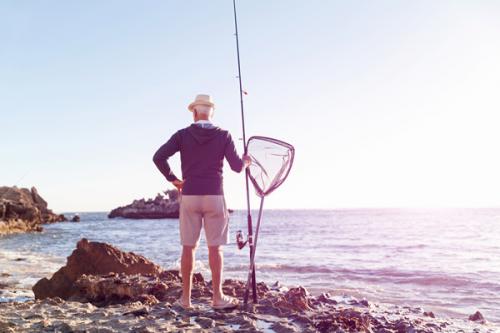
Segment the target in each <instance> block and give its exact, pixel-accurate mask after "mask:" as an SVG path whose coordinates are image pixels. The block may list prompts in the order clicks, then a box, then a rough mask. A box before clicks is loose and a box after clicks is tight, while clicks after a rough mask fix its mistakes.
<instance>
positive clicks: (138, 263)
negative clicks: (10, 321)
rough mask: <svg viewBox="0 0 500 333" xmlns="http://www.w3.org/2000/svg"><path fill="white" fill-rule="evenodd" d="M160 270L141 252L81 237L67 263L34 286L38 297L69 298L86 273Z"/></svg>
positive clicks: (137, 272) (156, 272)
mask: <svg viewBox="0 0 500 333" xmlns="http://www.w3.org/2000/svg"><path fill="white" fill-rule="evenodd" d="M161 271H162V270H161V268H160V267H159V266H157V265H155V264H154V263H153V262H151V261H149V260H148V259H146V258H144V257H143V256H141V255H137V254H135V253H133V252H123V251H120V250H119V249H118V248H116V247H114V246H112V245H109V244H106V243H100V242H89V241H88V240H87V239H86V238H82V239H81V240H80V241H78V243H77V246H76V249H75V250H74V251H73V253H72V254H71V255H70V256H69V257H68V259H67V262H66V266H64V267H62V268H61V269H59V270H58V271H57V272H56V273H54V275H53V276H52V277H51V278H50V280H49V279H47V278H43V279H41V280H39V281H38V282H37V283H36V284H35V285H34V286H33V288H32V289H33V292H34V293H35V299H44V298H46V297H54V296H59V297H61V298H63V299H68V298H69V297H70V296H71V295H73V294H75V293H76V292H77V290H75V287H74V283H75V281H76V280H77V279H78V278H79V277H80V276H81V275H83V274H107V273H110V272H115V273H126V274H152V275H159V274H160V272H161Z"/></svg>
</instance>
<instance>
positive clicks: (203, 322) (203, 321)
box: [195, 317, 215, 329]
mask: <svg viewBox="0 0 500 333" xmlns="http://www.w3.org/2000/svg"><path fill="white" fill-rule="evenodd" d="M195 321H196V322H197V323H198V324H199V325H200V326H201V328H203V329H208V328H212V327H215V321H214V320H213V319H210V318H207V317H197V318H196V319H195Z"/></svg>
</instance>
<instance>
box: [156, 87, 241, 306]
mask: <svg viewBox="0 0 500 333" xmlns="http://www.w3.org/2000/svg"><path fill="white" fill-rule="evenodd" d="M214 108H215V105H214V103H213V101H212V98H211V97H210V95H206V94H199V95H197V96H196V98H195V100H194V101H193V102H192V103H191V104H189V106H188V110H189V111H191V112H192V113H193V119H194V123H192V124H191V125H190V126H188V127H185V128H182V129H180V130H178V131H177V132H175V133H174V134H173V135H172V136H171V137H170V139H169V140H168V141H167V142H166V143H165V144H163V145H162V146H161V147H160V148H159V149H158V150H157V151H156V153H155V154H154V157H153V161H154V163H155V164H156V166H157V167H158V169H159V170H160V172H161V173H162V174H163V175H164V176H165V178H166V179H167V180H168V181H170V182H172V183H173V184H174V186H175V187H177V189H178V190H179V192H180V196H179V200H180V208H179V209H180V212H179V215H180V216H179V221H180V222H179V228H180V240H181V245H182V255H181V274H182V285H183V288H182V296H181V298H180V299H179V300H177V302H176V304H177V305H179V306H181V307H183V308H184V309H189V308H192V304H191V286H192V276H193V269H194V258H195V251H196V248H197V247H198V244H199V239H200V231H201V228H202V225H203V228H204V230H205V236H206V241H207V245H208V258H209V265H210V270H211V271H212V287H213V298H212V306H213V308H215V309H226V308H234V307H236V306H237V305H238V300H237V299H236V298H234V297H230V296H227V295H224V293H223V291H222V270H223V263H224V259H223V252H222V249H221V245H224V244H227V243H228V223H229V215H228V211H227V207H226V201H225V198H224V191H223V181H222V178H223V177H222V166H223V162H224V158H226V159H227V161H228V162H229V166H230V167H231V169H232V170H233V171H235V172H241V171H242V170H243V169H244V168H246V167H248V166H249V165H250V158H249V157H248V156H245V155H244V156H243V157H242V158H240V157H239V156H238V153H237V152H236V148H235V145H234V142H233V139H232V137H231V134H230V133H229V132H228V131H227V130H223V129H221V128H220V127H218V126H215V125H214V124H213V123H212V122H211V119H212V116H213V111H214ZM178 151H180V154H181V169H182V180H180V179H178V178H177V177H176V176H175V175H174V173H173V172H172V170H171V169H170V166H169V164H168V161H167V160H168V158H169V157H170V156H172V155H173V154H175V153H176V152H178Z"/></svg>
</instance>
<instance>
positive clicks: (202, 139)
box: [187, 124, 221, 144]
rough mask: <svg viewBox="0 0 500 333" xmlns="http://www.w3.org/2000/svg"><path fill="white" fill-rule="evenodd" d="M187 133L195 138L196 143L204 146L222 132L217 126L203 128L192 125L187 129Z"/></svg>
mask: <svg viewBox="0 0 500 333" xmlns="http://www.w3.org/2000/svg"><path fill="white" fill-rule="evenodd" d="M187 131H188V133H189V134H191V135H192V136H193V138H194V139H195V140H196V142H198V143H199V144H204V143H207V142H209V141H210V140H212V139H213V138H215V137H217V135H218V134H219V133H220V131H221V128H220V127H217V126H214V127H210V128H203V127H201V126H198V125H195V124H191V126H189V127H188V128H187Z"/></svg>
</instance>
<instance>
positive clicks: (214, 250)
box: [208, 245, 222, 255]
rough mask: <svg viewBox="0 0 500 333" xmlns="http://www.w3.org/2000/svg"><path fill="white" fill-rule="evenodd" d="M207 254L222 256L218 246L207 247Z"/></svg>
mask: <svg viewBox="0 0 500 333" xmlns="http://www.w3.org/2000/svg"><path fill="white" fill-rule="evenodd" d="M208 254H209V255H220V254H222V249H221V247H220V246H219V245H215V246H209V247H208Z"/></svg>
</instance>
